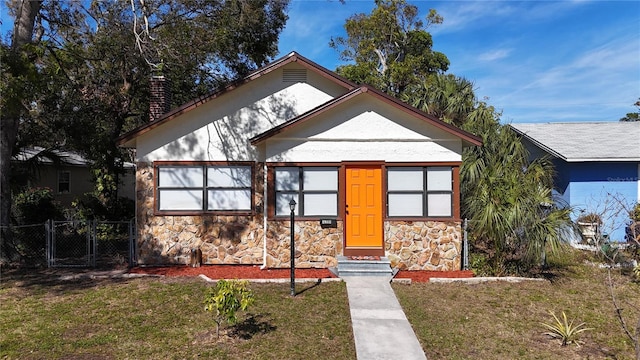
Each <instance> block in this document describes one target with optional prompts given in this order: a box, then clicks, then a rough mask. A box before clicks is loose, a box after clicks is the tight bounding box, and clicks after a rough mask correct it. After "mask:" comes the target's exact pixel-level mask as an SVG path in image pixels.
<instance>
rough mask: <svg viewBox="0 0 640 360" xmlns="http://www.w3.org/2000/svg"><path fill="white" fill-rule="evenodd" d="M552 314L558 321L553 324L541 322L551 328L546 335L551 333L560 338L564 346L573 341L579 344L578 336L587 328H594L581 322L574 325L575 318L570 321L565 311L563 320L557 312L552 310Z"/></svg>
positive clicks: (552, 335)
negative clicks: (586, 326) (587, 326)
mask: <svg viewBox="0 0 640 360" xmlns="http://www.w3.org/2000/svg"><path fill="white" fill-rule="evenodd" d="M550 314H551V316H553V318H554V319H555V321H556V322H555V323H553V324H545V323H540V324H541V325H542V326H544V327H545V328H546V329H547V330H549V331H548V332H546V333H545V335H549V336H551V337H553V338H556V339H560V340H561V341H562V346H566V345H567V344H571V343H575V344H576V345H577V344H578V337H579V336H580V334H581V333H583V332H585V331H587V330H593V329H591V328H585V327H584V326H585V323H580V324H578V325H575V326H574V325H573V320H571V322H569V321H568V320H567V314H565V312H564V311H563V312H562V321H560V319H558V317H557V316H556V314H554V313H553V312H550Z"/></svg>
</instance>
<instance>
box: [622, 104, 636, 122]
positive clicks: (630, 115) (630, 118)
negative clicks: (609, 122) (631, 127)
mask: <svg viewBox="0 0 640 360" xmlns="http://www.w3.org/2000/svg"><path fill="white" fill-rule="evenodd" d="M633 105H634V106H635V107H637V108H638V111H636V112H634V113H627V115H625V117H623V118H621V119H620V121H640V98H638V101H636V102H635V103H634V104H633Z"/></svg>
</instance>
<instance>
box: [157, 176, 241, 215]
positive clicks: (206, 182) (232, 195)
mask: <svg viewBox="0 0 640 360" xmlns="http://www.w3.org/2000/svg"><path fill="white" fill-rule="evenodd" d="M252 178H253V176H252V168H251V166H245V165H160V166H158V167H157V188H158V191H157V197H158V198H157V203H158V205H157V206H158V210H159V211H207V212H216V211H251V203H252V202H251V179H252Z"/></svg>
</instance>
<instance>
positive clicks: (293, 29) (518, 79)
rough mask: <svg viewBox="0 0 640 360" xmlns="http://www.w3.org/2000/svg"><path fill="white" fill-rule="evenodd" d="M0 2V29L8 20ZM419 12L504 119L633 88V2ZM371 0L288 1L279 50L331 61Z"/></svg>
mask: <svg viewBox="0 0 640 360" xmlns="http://www.w3.org/2000/svg"><path fill="white" fill-rule="evenodd" d="M0 1H1V5H0V7H1V8H2V9H0V10H1V11H0V14H1V16H2V23H3V24H2V26H0V28H1V29H2V35H3V36H4V35H5V34H6V31H7V30H8V29H9V28H10V27H11V25H12V21H11V19H9V18H8V17H7V14H6V9H4V1H3V0H0ZM410 3H412V4H415V5H417V6H418V8H419V9H420V13H421V15H420V17H421V18H424V16H426V14H427V13H428V11H429V9H430V8H434V9H436V10H437V11H438V13H440V15H442V16H443V17H444V23H443V24H441V25H437V26H434V27H432V28H430V29H428V30H429V31H430V32H431V34H432V35H433V41H434V46H433V48H434V50H437V51H440V52H443V53H444V54H445V55H447V57H448V58H449V60H450V62H451V66H450V68H449V72H450V73H453V74H456V75H458V76H463V77H466V78H467V79H469V80H471V81H473V82H474V84H475V89H476V95H477V96H478V97H479V98H481V99H483V98H486V99H487V100H486V101H487V102H488V103H489V104H491V105H493V106H495V107H496V108H497V109H499V110H501V111H502V113H503V116H502V120H503V122H505V123H509V122H514V123H516V122H569V121H617V120H618V119H620V118H621V117H623V116H624V115H625V114H626V113H629V112H635V111H636V108H635V107H634V106H633V103H634V102H635V101H636V100H637V99H638V98H639V97H640V1H639V0H626V1H602V0H600V1H590V0H572V1H569V0H565V1H547V0H538V1H477V0H476V1H464V0H449V1H410ZM373 7H374V1H373V0H366V1H365V0H346V2H345V4H341V3H340V2H339V1H337V0H291V4H290V7H289V21H288V23H287V26H286V28H285V30H284V32H283V33H282V35H281V37H280V45H279V49H280V52H281V53H280V55H285V54H287V53H289V52H291V51H294V50H295V51H297V52H299V53H300V54H302V55H303V56H305V57H307V58H309V59H311V60H313V61H315V62H317V63H319V64H320V65H322V66H325V67H326V68H328V69H330V70H334V69H335V68H336V67H337V66H338V65H341V64H342V62H341V61H340V60H339V59H338V53H337V52H336V51H335V50H333V49H331V48H330V47H329V41H330V39H331V37H336V36H341V35H344V29H343V25H344V22H345V20H346V19H347V18H348V17H349V16H351V15H353V14H355V13H367V14H368V13H370V12H371V10H372V9H373Z"/></svg>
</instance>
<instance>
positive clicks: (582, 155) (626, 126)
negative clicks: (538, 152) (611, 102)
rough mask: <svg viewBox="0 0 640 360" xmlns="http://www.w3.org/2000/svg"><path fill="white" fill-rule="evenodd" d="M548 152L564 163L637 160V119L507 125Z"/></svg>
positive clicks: (639, 125)
mask: <svg viewBox="0 0 640 360" xmlns="http://www.w3.org/2000/svg"><path fill="white" fill-rule="evenodd" d="M510 126H511V128H512V129H514V130H515V131H516V132H517V133H519V134H521V135H522V136H524V138H526V139H528V140H529V141H531V142H532V143H533V144H534V145H536V146H537V147H539V148H540V149H542V150H544V151H545V152H547V153H549V154H550V155H552V156H554V157H557V158H560V159H563V160H565V161H567V162H585V161H640V122H624V121H619V122H574V123H540V124H510Z"/></svg>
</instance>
